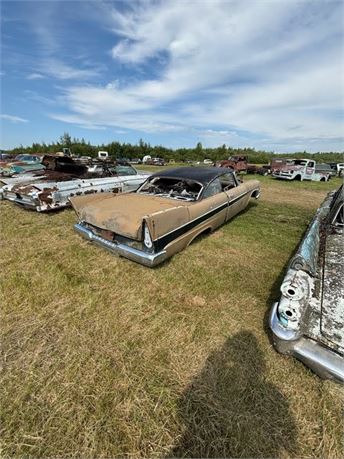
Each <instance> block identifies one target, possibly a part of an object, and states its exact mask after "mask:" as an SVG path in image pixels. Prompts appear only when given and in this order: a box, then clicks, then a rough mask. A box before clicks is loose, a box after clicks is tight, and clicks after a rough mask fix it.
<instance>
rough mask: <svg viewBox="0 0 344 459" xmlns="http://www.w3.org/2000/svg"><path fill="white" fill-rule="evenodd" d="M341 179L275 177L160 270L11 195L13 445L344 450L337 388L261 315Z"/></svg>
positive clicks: (7, 315) (244, 452)
mask: <svg viewBox="0 0 344 459" xmlns="http://www.w3.org/2000/svg"><path fill="white" fill-rule="evenodd" d="M338 183H339V182H338V180H337V183H333V182H332V183H331V182H330V183H329V184H327V183H325V184H323V183H322V184H304V183H301V184H299V183H298V184H295V183H287V184H285V183H280V182H276V181H273V180H271V179H270V178H265V177H264V178H263V179H262V184H263V193H262V199H261V202H260V203H258V205H256V204H255V203H252V205H251V206H250V207H249V208H248V209H247V211H246V212H243V213H242V214H241V215H239V216H237V217H236V218H235V219H234V220H233V221H232V222H230V223H228V224H226V225H224V226H223V227H222V228H220V229H219V230H218V231H216V232H215V233H213V234H212V235H210V236H208V237H204V238H202V239H201V240H199V241H197V242H195V243H194V244H192V245H191V246H190V247H189V248H188V249H187V250H185V251H184V252H182V253H181V254H179V255H177V256H175V257H174V258H172V259H171V261H169V262H167V263H165V264H164V265H162V266H161V267H160V268H157V269H154V270H150V269H148V268H144V267H142V266H139V265H137V264H134V263H131V262H130V261H127V260H124V259H118V258H115V257H113V256H112V255H111V254H109V253H107V252H105V251H102V250H101V249H99V248H97V247H94V246H92V245H90V244H89V243H87V242H85V241H83V240H82V239H81V238H80V237H79V236H78V235H76V234H75V233H74V232H73V228H72V225H73V223H74V222H75V216H74V214H73V212H72V211H71V210H67V211H64V212H60V213H56V214H51V215H39V214H35V213H31V212H27V211H24V210H22V209H19V208H17V207H15V206H13V205H11V204H9V203H7V202H3V203H1V223H2V232H1V234H2V244H3V245H2V256H1V263H2V266H1V270H2V296H3V302H2V327H1V332H2V355H3V357H2V362H3V368H2V386H1V387H2V391H1V392H2V395H1V396H2V400H1V409H2V434H1V437H2V444H3V455H4V456H15V457H24V456H25V457H28V456H29V457H52V456H53V457H78V458H79V457H90V458H91V457H108V458H110V457H123V456H126V457H170V456H189V457H190V456H193V457H198V456H206V457H225V456H227V457H228V456H232V457H277V456H279V457H333V458H335V457H338V458H339V457H342V456H343V454H344V451H343V444H342V434H343V430H342V428H343V425H342V416H341V407H342V400H343V399H342V393H341V390H340V389H339V387H338V386H337V385H336V384H334V383H331V382H324V381H322V380H320V379H319V378H318V377H317V376H315V375H314V374H312V373H311V372H310V371H309V370H308V369H307V368H305V367H304V366H303V365H302V364H301V363H300V362H298V361H296V360H295V359H293V358H288V357H284V356H281V355H279V354H277V353H276V352H275V351H274V349H273V348H272V346H271V343H270V340H269V336H268V333H267V327H266V319H267V312H268V310H269V309H270V307H271V304H272V301H273V300H274V299H276V298H277V297H278V288H279V282H280V280H281V276H282V274H283V270H284V267H285V265H286V263H287V261H288V259H289V257H290V256H291V254H292V252H293V250H294V249H295V247H296V246H297V244H298V242H299V240H300V237H301V236H302V233H303V232H304V230H305V228H306V225H307V223H308V221H309V219H310V218H311V217H312V215H313V213H314V210H315V208H316V206H317V205H318V203H319V202H320V201H321V200H322V198H323V197H324V195H325V193H326V191H325V190H328V189H331V188H334V187H335V186H336V185H338ZM294 185H297V190H298V191H297V192H295V189H294V188H293V186H294ZM305 197H306V198H305ZM280 202H283V203H285V204H286V205H285V206H283V207H282V206H280V204H279V203H280ZM305 202H307V205H306V204H305Z"/></svg>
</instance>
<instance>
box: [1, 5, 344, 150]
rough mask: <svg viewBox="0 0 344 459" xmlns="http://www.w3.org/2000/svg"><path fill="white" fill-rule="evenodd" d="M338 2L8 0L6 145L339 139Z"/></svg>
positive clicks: (330, 142)
mask: <svg viewBox="0 0 344 459" xmlns="http://www.w3.org/2000/svg"><path fill="white" fill-rule="evenodd" d="M343 19H344V2H342V1H334V0H329V1H326V0H318V1H317V0H310V1H296V0H269V1H265V0H261V1H253V0H246V1H242V0H239V1H217V0H209V1H207V0H193V1H182V0H163V1H157V0H154V1H153V0H152V1H150V0H144V1H134V0H131V1H123V2H120V1H117V2H103V1H72V0H70V1H68V0H66V1H53V0H51V1H50V0H45V1H40V2H36V1H1V77H0V78H1V119H0V121H1V143H0V148H4V149H9V148H11V147H14V146H18V145H19V144H23V145H28V144H31V143H32V142H41V141H45V142H51V141H54V140H57V139H58V137H59V136H60V135H62V134H63V132H65V131H67V132H69V133H70V134H71V135H72V136H73V137H79V138H81V137H84V138H85V139H86V140H90V141H91V143H94V144H97V143H102V142H104V143H107V142H110V141H113V140H118V141H121V142H132V143H136V142H138V140H139V139H140V138H143V139H144V140H145V141H148V142H150V143H151V144H163V145H165V146H168V147H172V148H177V147H183V146H185V147H188V146H194V145H195V144H196V143H197V142H199V141H201V142H202V144H203V145H204V146H209V147H213V146H218V145H222V144H226V145H229V146H233V147H236V146H239V147H243V146H248V147H256V148H261V149H266V150H274V151H277V152H292V151H300V150H301V151H302V150H307V151H313V152H315V151H343V150H344V147H343V145H344V141H343V140H344V138H343V133H344V129H343V128H344V125H343V106H344V104H343V103H344V86H343V85H344V79H343V74H344V47H343V43H344V40H343Z"/></svg>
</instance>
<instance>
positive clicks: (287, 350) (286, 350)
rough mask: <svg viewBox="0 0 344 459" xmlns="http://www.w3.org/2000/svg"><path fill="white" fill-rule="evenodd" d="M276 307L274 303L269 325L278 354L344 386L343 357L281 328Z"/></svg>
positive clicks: (276, 304) (292, 331)
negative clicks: (295, 360) (301, 363)
mask: <svg viewBox="0 0 344 459" xmlns="http://www.w3.org/2000/svg"><path fill="white" fill-rule="evenodd" d="M277 307H278V303H275V304H274V305H273V308H272V310H271V313H270V321H269V322H270V323H269V325H270V328H271V330H272V333H273V341H274V345H275V347H276V349H277V350H278V352H281V353H282V354H290V355H293V356H295V357H296V358H297V359H299V360H301V361H302V362H303V363H304V364H305V365H307V366H308V367H309V368H311V369H312V370H313V371H314V373H316V374H318V375H319V376H320V377H322V378H324V379H335V380H336V381H338V382H340V383H342V384H344V357H342V356H341V355H339V354H337V353H336V352H333V351H331V349H329V348H327V347H324V346H323V345H321V344H319V343H317V342H316V341H314V340H312V339H310V338H306V337H304V336H302V335H299V334H298V333H297V332H295V331H294V330H288V329H286V328H285V327H283V326H282V324H281V323H280V321H279V319H278V315H277Z"/></svg>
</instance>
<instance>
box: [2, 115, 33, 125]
mask: <svg viewBox="0 0 344 459" xmlns="http://www.w3.org/2000/svg"><path fill="white" fill-rule="evenodd" d="M0 118H2V119H3V120H6V121H10V122H12V123H28V122H29V120H26V119H25V118H20V116H14V115H6V114H4V113H3V114H0Z"/></svg>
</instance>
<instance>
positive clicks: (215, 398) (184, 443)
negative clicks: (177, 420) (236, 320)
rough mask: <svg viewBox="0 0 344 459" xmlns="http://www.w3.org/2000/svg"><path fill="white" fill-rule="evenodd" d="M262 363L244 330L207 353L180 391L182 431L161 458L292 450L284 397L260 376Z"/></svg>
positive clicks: (272, 453) (293, 433) (274, 454)
mask: <svg viewBox="0 0 344 459" xmlns="http://www.w3.org/2000/svg"><path fill="white" fill-rule="evenodd" d="M264 372H265V362H264V359H263V354H262V351H261V350H260V347H259V344H258V341H257V340H256V338H255V336H254V335H253V334H252V333H250V332H246V331H244V332H240V333H238V334H236V335H235V336H233V337H232V338H229V339H228V340H227V341H226V343H225V344H224V345H223V347H222V348H221V349H220V350H218V351H215V352H213V353H212V354H210V356H209V357H208V359H207V361H206V363H205V366H204V368H203V369H202V371H201V372H200V373H199V374H198V375H197V376H196V377H195V378H194V380H193V381H192V383H191V384H190V385H189V387H188V388H187V389H186V390H185V392H184V394H183V395H182V397H181V399H180V402H179V415H180V417H181V419H182V421H183V424H184V425H185V427H186V428H185V432H184V433H183V435H182V436H181V438H180V440H179V441H178V443H177V444H176V446H175V447H174V448H173V449H172V450H171V451H170V453H169V454H168V456H167V457H278V456H279V455H280V454H279V453H280V452H281V450H282V449H283V450H284V451H286V452H287V453H289V454H292V453H295V450H296V429H295V422H294V419H293V417H292V416H291V413H290V411H289V405H288V402H287V400H286V399H285V398H284V396H283V395H282V394H281V392H279V390H278V389H277V388H276V387H275V386H274V385H273V384H271V383H269V382H266V381H265V377H264Z"/></svg>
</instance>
